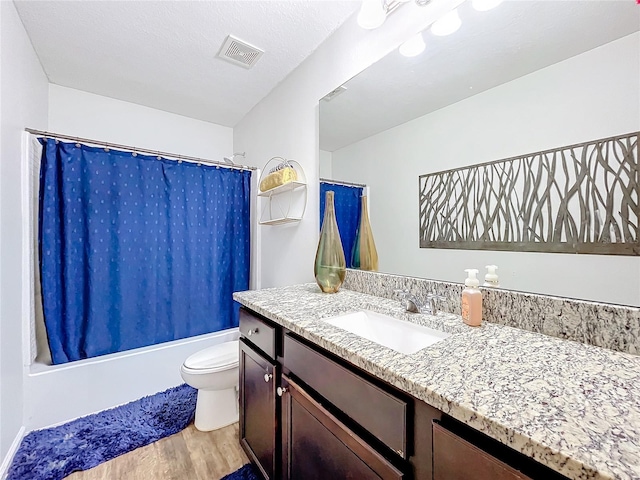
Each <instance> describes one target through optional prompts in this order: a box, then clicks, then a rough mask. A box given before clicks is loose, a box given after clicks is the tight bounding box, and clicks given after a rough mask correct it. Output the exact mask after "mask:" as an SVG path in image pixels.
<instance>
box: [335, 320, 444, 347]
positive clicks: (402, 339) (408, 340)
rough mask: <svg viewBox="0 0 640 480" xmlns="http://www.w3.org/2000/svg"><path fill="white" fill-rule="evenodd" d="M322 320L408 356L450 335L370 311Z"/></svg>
mask: <svg viewBox="0 0 640 480" xmlns="http://www.w3.org/2000/svg"><path fill="white" fill-rule="evenodd" d="M323 320H324V321H325V322H327V323H328V324H330V325H333V326H334V327H338V328H341V329H343V330H346V331H348V332H351V333H355V334H356V335H360V336H361V337H364V338H366V339H367V340H371V341H372V342H375V343H378V344H380V345H383V346H385V347H388V348H390V349H392V350H395V351H396V352H400V353H404V354H405V355H410V354H412V353H416V352H417V351H418V350H422V349H423V348H426V347H428V346H429V345H433V344H434V343H437V342H439V341H440V340H444V339H445V338H447V337H449V334H448V333H444V332H440V331H438V330H434V329H432V328H429V327H423V326H422V325H416V324H415V323H411V322H406V321H404V320H398V319H397V318H393V317H390V316H388V315H384V314H382V313H376V312H371V311H369V310H361V311H359V312H353V313H345V314H344V315H338V316H337V317H331V318H324V319H323Z"/></svg>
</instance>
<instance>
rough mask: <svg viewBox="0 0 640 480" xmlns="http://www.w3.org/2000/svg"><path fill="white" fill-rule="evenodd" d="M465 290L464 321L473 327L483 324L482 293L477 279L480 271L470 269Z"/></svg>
mask: <svg viewBox="0 0 640 480" xmlns="http://www.w3.org/2000/svg"><path fill="white" fill-rule="evenodd" d="M465 272H467V279H466V280H465V281H464V285H465V289H464V290H463V291H462V320H463V321H464V323H466V324H467V325H469V326H471V327H479V326H480V325H481V324H482V292H481V291H480V289H479V288H478V285H480V282H479V281H478V279H477V278H476V275H477V274H478V270H476V269H475V268H468V269H466V270H465Z"/></svg>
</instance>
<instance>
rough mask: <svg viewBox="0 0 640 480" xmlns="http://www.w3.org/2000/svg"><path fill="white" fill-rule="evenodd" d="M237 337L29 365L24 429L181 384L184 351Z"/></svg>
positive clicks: (230, 333) (233, 333)
mask: <svg viewBox="0 0 640 480" xmlns="http://www.w3.org/2000/svg"><path fill="white" fill-rule="evenodd" d="M238 337H239V332H238V329H237V328H232V329H229V330H223V331H220V332H215V333H209V334H207V335H200V336H198V337H191V338H187V339H183V340H175V341H173V342H167V343H162V344H160V345H152V346H149V347H143V348H138V349H135V350H129V351H126V352H120V353H113V354H110V355H104V356H101V357H96V358H90V359H87V360H80V361H76V362H71V363H68V364H64V365H53V366H52V365H44V364H40V363H33V364H32V365H31V366H30V367H27V368H28V371H27V374H26V375H25V379H24V424H25V425H24V426H25V429H26V431H27V432H28V431H30V430H35V429H39V428H44V427H50V426H52V425H57V424H60V423H65V422H68V421H69V420H73V419H74V418H78V417H82V416H85V415H88V414H90V413H95V412H99V411H100V410H105V409H108V408H112V407H115V406H117V405H122V404H123V403H127V402H130V401H132V400H136V399H138V398H141V397H144V396H146V395H151V394H153V393H156V392H159V391H162V390H166V389H167V388H170V387H174V386H176V385H180V384H181V383H184V382H183V381H182V378H181V377H180V366H181V365H182V362H184V360H185V359H186V358H187V357H188V356H189V355H191V354H192V353H195V352H197V351H198V350H201V349H203V348H206V347H209V346H212V345H216V344H218V343H222V342H227V341H230V340H236V339H237V338H238Z"/></svg>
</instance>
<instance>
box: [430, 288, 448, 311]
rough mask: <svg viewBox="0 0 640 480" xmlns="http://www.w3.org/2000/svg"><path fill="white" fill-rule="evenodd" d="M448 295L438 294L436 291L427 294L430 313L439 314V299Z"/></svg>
mask: <svg viewBox="0 0 640 480" xmlns="http://www.w3.org/2000/svg"><path fill="white" fill-rule="evenodd" d="M445 299H446V297H443V296H442V295H437V294H435V293H429V294H428V295H427V305H428V309H429V313H430V314H431V315H437V314H438V302H437V300H445Z"/></svg>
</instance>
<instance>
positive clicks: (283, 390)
mask: <svg viewBox="0 0 640 480" xmlns="http://www.w3.org/2000/svg"><path fill="white" fill-rule="evenodd" d="M276 393H277V394H278V396H279V397H281V396H282V395H284V394H285V393H287V387H278V388H276Z"/></svg>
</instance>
